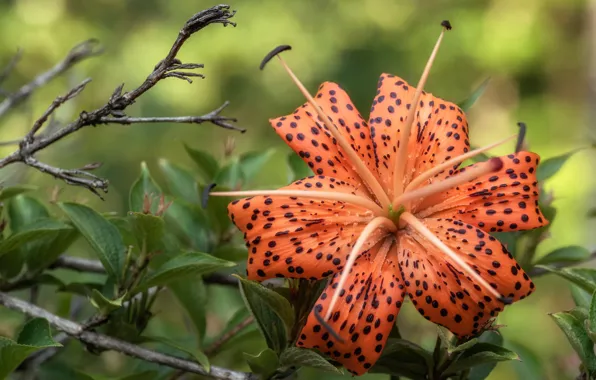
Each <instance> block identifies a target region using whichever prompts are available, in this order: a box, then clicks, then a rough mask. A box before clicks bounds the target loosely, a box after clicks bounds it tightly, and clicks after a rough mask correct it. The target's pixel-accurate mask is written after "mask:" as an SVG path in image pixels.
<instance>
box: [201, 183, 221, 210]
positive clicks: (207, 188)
mask: <svg viewBox="0 0 596 380" xmlns="http://www.w3.org/2000/svg"><path fill="white" fill-rule="evenodd" d="M215 186H217V184H216V183H212V184H210V185H208V186H205V188H204V189H203V194H202V195H201V206H202V207H203V208H204V209H205V208H207V202H209V194H210V193H211V190H213V189H214V188H215Z"/></svg>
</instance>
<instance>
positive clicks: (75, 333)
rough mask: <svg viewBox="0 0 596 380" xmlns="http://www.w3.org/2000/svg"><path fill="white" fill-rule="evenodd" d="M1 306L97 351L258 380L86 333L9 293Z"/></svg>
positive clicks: (2, 295) (0, 297)
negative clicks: (34, 319)
mask: <svg viewBox="0 0 596 380" xmlns="http://www.w3.org/2000/svg"><path fill="white" fill-rule="evenodd" d="M0 305H3V306H4V307H6V308H8V309H11V310H15V311H18V312H21V313H23V314H25V315H28V316H30V317H36V318H44V319H46V320H47V321H48V322H49V323H50V325H51V326H53V327H54V328H56V329H58V330H60V331H63V332H65V333H66V334H68V335H70V336H71V337H73V338H75V339H78V340H79V341H81V342H83V343H85V344H88V345H91V346H93V347H97V348H101V349H104V350H112V351H116V352H120V353H122V354H125V355H128V356H131V357H134V358H138V359H141V360H144V361H147V362H152V363H156V364H161V365H164V366H167V367H171V368H175V369H179V370H182V371H185V372H191V373H196V374H199V375H203V376H210V377H212V378H215V379H230V380H248V379H254V378H255V377H254V376H253V375H251V374H249V373H245V372H239V371H232V370H229V369H225V368H221V367H217V366H211V371H210V372H207V371H206V370H205V369H204V368H203V367H201V366H200V365H199V364H197V363H196V362H193V361H190V360H186V359H182V358H179V357H176V356H170V355H165V354H162V353H159V352H156V351H152V350H149V349H146V348H144V347H140V346H137V345H134V344H131V343H128V342H125V341H122V340H119V339H116V338H112V337H110V336H107V335H103V334H98V333H95V332H91V331H85V330H84V328H83V326H82V325H80V324H78V323H75V322H72V321H70V320H68V319H64V318H61V317H59V316H57V315H54V314H52V313H50V312H48V311H47V310H44V309H42V308H40V307H38V306H35V305H33V304H30V303H29V302H26V301H23V300H21V299H18V298H13V297H11V296H9V295H8V294H6V293H1V292H0Z"/></svg>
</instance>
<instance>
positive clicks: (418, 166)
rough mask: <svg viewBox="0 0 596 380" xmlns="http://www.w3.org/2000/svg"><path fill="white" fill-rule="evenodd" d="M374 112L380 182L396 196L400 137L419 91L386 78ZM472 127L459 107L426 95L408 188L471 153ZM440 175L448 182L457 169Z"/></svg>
mask: <svg viewBox="0 0 596 380" xmlns="http://www.w3.org/2000/svg"><path fill="white" fill-rule="evenodd" d="M377 87H378V90H377V95H376V97H375V99H374V101H373V106H372V108H371V113H370V119H369V126H370V130H371V136H372V140H373V147H374V149H375V150H374V154H375V161H376V167H377V171H378V176H379V178H380V179H381V180H382V181H383V182H384V186H385V187H387V188H388V190H389V196H390V197H392V196H393V190H392V189H393V185H392V184H393V170H394V167H395V157H396V152H397V147H398V145H399V144H398V141H399V134H400V132H401V130H403V128H404V126H405V123H406V119H407V116H408V113H409V110H410V107H411V102H412V99H413V97H414V93H415V91H416V88H415V87H412V86H410V85H409V84H408V83H407V82H406V81H404V80H403V79H401V78H399V77H397V76H395V75H391V74H382V75H381V77H380V78H379V82H378V85H377ZM469 148H470V144H469V142H468V123H467V121H466V116H465V115H464V113H463V111H462V110H461V109H460V108H459V107H457V106H456V105H455V104H453V103H450V102H447V101H444V100H443V99H440V98H437V97H435V96H433V95H432V94H428V93H425V92H423V93H422V95H421V97H420V102H419V104H418V109H417V111H416V116H415V124H414V125H413V126H412V133H411V135H410V141H409V144H408V163H407V166H406V176H405V178H404V185H407V184H408V183H409V182H411V181H412V180H413V179H414V178H416V177H417V176H418V175H420V174H421V173H423V172H425V171H426V170H428V169H430V168H432V167H433V166H436V165H438V164H441V163H443V162H445V161H447V160H449V159H450V158H453V157H455V156H457V155H460V154H462V153H465V152H467V151H468V150H469ZM456 167H457V166H455V167H454V168H453V169H451V170H448V171H446V172H443V173H440V174H438V175H437V176H436V178H438V179H442V178H445V177H446V176H448V175H449V174H451V173H452V172H453V170H454V169H455V168H456Z"/></svg>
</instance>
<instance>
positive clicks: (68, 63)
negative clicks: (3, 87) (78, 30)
mask: <svg viewBox="0 0 596 380" xmlns="http://www.w3.org/2000/svg"><path fill="white" fill-rule="evenodd" d="M101 53H102V49H101V47H100V46H99V43H98V41H97V40H94V39H91V40H87V41H84V42H82V43H80V44H78V45H76V46H75V47H73V48H72V49H71V50H70V51H69V52H68V54H67V55H66V57H65V58H64V59H63V60H62V61H60V62H58V63H57V64H56V65H54V67H52V68H51V69H49V70H48V71H46V72H44V73H42V74H39V75H38V76H37V77H35V78H34V79H33V80H32V81H31V82H29V83H27V84H25V85H24V86H22V87H21V88H19V89H18V90H17V91H15V92H14V93H12V94H9V95H8V97H7V98H6V99H4V101H3V102H2V103H0V117H2V116H3V115H4V114H5V113H6V112H7V111H8V110H10V109H11V108H13V107H16V106H17V105H19V104H21V103H22V102H23V101H25V100H26V99H27V98H28V97H29V96H30V95H31V94H32V93H33V91H35V90H36V89H38V88H39V87H41V86H44V85H46V84H47V83H49V82H50V81H51V80H52V79H54V78H56V77H57V76H59V75H61V74H62V73H64V72H65V71H67V70H69V69H70V68H71V67H73V66H74V65H76V64H77V63H79V62H81V61H84V60H85V59H87V58H89V57H93V56H95V55H99V54H101ZM19 59H20V53H17V55H16V56H15V58H13V60H12V61H11V62H10V63H9V65H8V66H7V68H5V69H4V70H3V72H2V75H0V78H2V79H4V78H5V77H6V76H8V74H9V73H10V71H12V69H13V68H14V66H15V65H16V63H17V61H18V60H19Z"/></svg>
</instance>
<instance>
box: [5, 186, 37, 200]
mask: <svg viewBox="0 0 596 380" xmlns="http://www.w3.org/2000/svg"><path fill="white" fill-rule="evenodd" d="M37 189H38V187H37V186H31V185H18V186H11V187H6V188H4V189H2V190H1V191H0V202H1V201H5V200H7V199H9V198H13V197H16V196H17V195H19V194H23V193H26V192H28V191H33V190H37Z"/></svg>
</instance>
